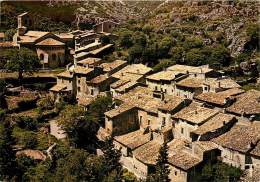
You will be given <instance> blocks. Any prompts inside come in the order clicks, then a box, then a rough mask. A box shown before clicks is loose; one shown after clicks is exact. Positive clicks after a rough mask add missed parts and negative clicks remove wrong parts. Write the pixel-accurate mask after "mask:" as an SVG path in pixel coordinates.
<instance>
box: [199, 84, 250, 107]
mask: <svg viewBox="0 0 260 182" xmlns="http://www.w3.org/2000/svg"><path fill="white" fill-rule="evenodd" d="M244 92H245V91H244V90H242V89H239V88H231V89H228V90H225V91H222V92H217V93H215V92H206V93H202V94H200V95H198V96H195V99H198V100H200V101H204V102H208V103H212V104H217V105H221V106H223V105H225V104H226V101H227V99H230V98H231V97H232V96H236V95H239V94H242V93H244Z"/></svg>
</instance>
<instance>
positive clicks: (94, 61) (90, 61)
mask: <svg viewBox="0 0 260 182" xmlns="http://www.w3.org/2000/svg"><path fill="white" fill-rule="evenodd" d="M101 63H102V59H100V58H93V57H88V58H86V59H83V60H80V61H76V60H74V65H79V66H83V67H88V68H94V67H96V66H99V65H100V64H101Z"/></svg>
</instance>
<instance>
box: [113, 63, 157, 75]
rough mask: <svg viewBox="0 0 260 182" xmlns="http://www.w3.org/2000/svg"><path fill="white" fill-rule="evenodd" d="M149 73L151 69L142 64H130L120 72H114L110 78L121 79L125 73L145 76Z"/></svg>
mask: <svg viewBox="0 0 260 182" xmlns="http://www.w3.org/2000/svg"><path fill="white" fill-rule="evenodd" d="M150 71H152V68H149V67H147V66H145V65H143V64H131V65H128V66H126V67H124V68H123V69H121V70H120V71H118V72H116V73H115V74H113V75H112V76H113V77H115V78H118V79H121V77H122V76H124V75H125V74H127V73H132V74H138V75H145V74H147V73H149V72H150Z"/></svg>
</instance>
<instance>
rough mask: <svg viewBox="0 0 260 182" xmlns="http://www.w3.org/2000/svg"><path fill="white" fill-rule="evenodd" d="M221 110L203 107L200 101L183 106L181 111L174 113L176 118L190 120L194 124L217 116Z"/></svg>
mask: <svg viewBox="0 0 260 182" xmlns="http://www.w3.org/2000/svg"><path fill="white" fill-rule="evenodd" d="M218 112H219V111H217V110H214V109H209V108H206V107H201V106H200V104H198V103H195V102H193V103H191V104H190V105H189V106H187V107H185V108H183V109H182V110H181V111H180V112H178V113H176V114H175V115H173V117H174V118H178V119H182V120H185V121H189V122H191V123H194V124H202V123H203V122H205V121H207V120H208V119H210V118H211V117H213V116H215V115H216V114H217V113H218Z"/></svg>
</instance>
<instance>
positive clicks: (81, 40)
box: [75, 31, 98, 50]
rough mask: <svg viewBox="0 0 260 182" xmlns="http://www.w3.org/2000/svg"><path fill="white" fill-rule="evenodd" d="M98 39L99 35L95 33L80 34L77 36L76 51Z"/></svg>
mask: <svg viewBox="0 0 260 182" xmlns="http://www.w3.org/2000/svg"><path fill="white" fill-rule="evenodd" d="M97 38H98V35H97V34H96V33H95V32H93V31H85V32H82V31H81V32H79V33H77V34H76V35H75V50H77V49H79V48H80V47H84V46H86V45H88V44H90V43H92V42H95V40H96V39H97Z"/></svg>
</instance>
